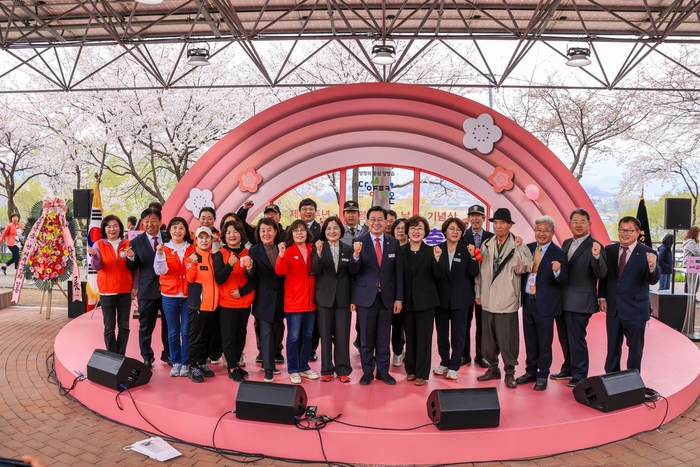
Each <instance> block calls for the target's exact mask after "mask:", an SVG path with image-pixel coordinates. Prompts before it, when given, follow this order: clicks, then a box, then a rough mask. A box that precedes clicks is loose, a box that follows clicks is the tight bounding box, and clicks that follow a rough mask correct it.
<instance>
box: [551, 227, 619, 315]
mask: <svg viewBox="0 0 700 467" xmlns="http://www.w3.org/2000/svg"><path fill="white" fill-rule="evenodd" d="M573 240H574V239H573V238H569V239H567V240H564V245H563V247H562V249H563V250H564V251H565V252H567V256H568V251H569V248H570V246H571V243H572V242H573ZM596 241H597V240H596V239H594V238H593V237H591V236H590V235H589V236H588V237H586V239H585V240H584V241H583V242H581V245H579V247H578V248H577V249H576V251H575V252H574V254H573V256H572V257H571V259H570V260H569V281H568V282H567V283H566V285H564V287H563V288H562V297H561V300H562V302H561V307H562V310H564V311H574V312H576V313H589V314H593V313H595V312H597V311H598V290H597V285H598V279H600V278H601V277H605V275H606V274H607V273H608V265H607V263H606V262H605V249H604V248H601V249H600V256H599V257H598V259H595V257H594V256H593V253H591V247H592V246H593V242H596ZM598 243H600V242H598ZM601 246H602V244H601Z"/></svg>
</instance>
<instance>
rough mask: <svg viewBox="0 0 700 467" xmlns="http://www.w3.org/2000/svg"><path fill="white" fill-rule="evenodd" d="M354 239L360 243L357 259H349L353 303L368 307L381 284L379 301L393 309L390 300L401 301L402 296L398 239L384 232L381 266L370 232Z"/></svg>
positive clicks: (401, 270)
mask: <svg viewBox="0 0 700 467" xmlns="http://www.w3.org/2000/svg"><path fill="white" fill-rule="evenodd" d="M356 241H358V242H362V251H361V252H360V257H359V259H357V260H355V259H354V258H352V259H351V260H350V266H349V269H350V273H351V274H353V275H354V276H355V285H354V287H353V294H352V300H353V303H355V304H356V305H358V306H361V307H365V308H367V307H370V306H372V304H373V303H374V300H375V298H376V297H377V289H378V287H379V284H381V286H382V294H381V295H382V303H383V304H384V307H385V308H388V309H389V310H393V309H394V302H395V301H399V302H403V298H404V277H403V259H402V258H401V248H400V245H399V241H398V240H396V239H395V238H394V237H390V236H389V235H384V248H383V250H382V266H381V267H379V264H378V263H377V255H376V254H375V252H374V244H373V241H372V235H371V234H369V233H367V234H365V235H362V236H360V237H357V239H356ZM353 251H354V250H353Z"/></svg>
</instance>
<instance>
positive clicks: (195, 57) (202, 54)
mask: <svg viewBox="0 0 700 467" xmlns="http://www.w3.org/2000/svg"><path fill="white" fill-rule="evenodd" d="M208 58H209V46H208V45H206V44H193V45H192V47H190V48H188V49H187V64H188V65H190V66H209V65H211V63H209V60H208Z"/></svg>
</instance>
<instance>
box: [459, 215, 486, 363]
mask: <svg viewBox="0 0 700 467" xmlns="http://www.w3.org/2000/svg"><path fill="white" fill-rule="evenodd" d="M467 213H468V214H467V216H468V218H467V221H468V222H469V225H470V227H469V228H468V229H467V231H466V232H464V236H463V237H462V243H464V244H465V245H467V246H469V245H474V246H475V247H476V248H481V243H482V242H485V241H486V240H488V239H489V238H491V237H493V233H492V232H488V231H486V230H484V229H483V226H484V221H485V220H486V210H485V209H484V207H483V206H480V205H478V204H475V205H473V206H469V209H468V210H467ZM469 282H471V285H472V291H474V278H473V277H471V276H469ZM481 315H482V312H481V305H477V304H476V303H475V304H474V306H473V307H472V308H470V309H469V310H468V311H467V338H466V340H465V341H464V353H463V354H462V362H461V363H462V365H466V364H468V363H469V362H471V361H472V357H471V354H470V351H471V332H470V331H471V327H472V318H473V317H476V352H475V354H474V363H476V364H477V365H479V366H480V367H481V368H488V367H489V362H487V361H486V359H485V358H484V355H483V353H482V352H481V333H482V326H481Z"/></svg>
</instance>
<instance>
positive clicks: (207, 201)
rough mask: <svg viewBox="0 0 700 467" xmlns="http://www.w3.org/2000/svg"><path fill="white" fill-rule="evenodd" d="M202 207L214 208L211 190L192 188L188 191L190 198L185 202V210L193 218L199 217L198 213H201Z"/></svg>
mask: <svg viewBox="0 0 700 467" xmlns="http://www.w3.org/2000/svg"><path fill="white" fill-rule="evenodd" d="M203 207H210V208H216V206H215V205H214V200H213V194H212V192H211V190H200V189H199V188H192V189H191V190H190V197H189V198H187V201H185V209H187V210H188V211H190V212H191V213H192V215H194V217H199V211H201V210H202V208H203Z"/></svg>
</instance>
